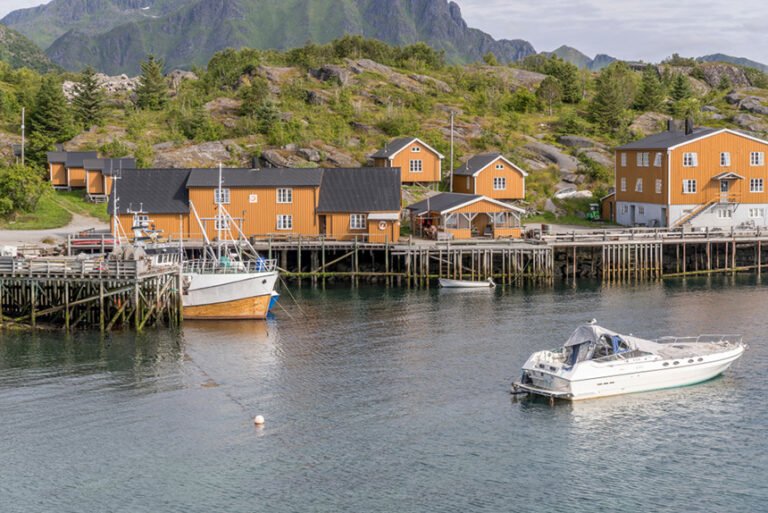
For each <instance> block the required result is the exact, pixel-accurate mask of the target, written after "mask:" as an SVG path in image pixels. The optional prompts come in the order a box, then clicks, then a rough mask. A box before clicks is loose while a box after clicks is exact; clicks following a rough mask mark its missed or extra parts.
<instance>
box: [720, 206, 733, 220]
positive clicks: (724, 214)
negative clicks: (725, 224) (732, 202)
mask: <svg viewBox="0 0 768 513" xmlns="http://www.w3.org/2000/svg"><path fill="white" fill-rule="evenodd" d="M732 217H733V210H731V209H730V208H718V209H717V218H718V219H730V218H732Z"/></svg>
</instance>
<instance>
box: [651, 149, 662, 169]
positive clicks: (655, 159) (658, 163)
mask: <svg viewBox="0 0 768 513" xmlns="http://www.w3.org/2000/svg"><path fill="white" fill-rule="evenodd" d="M661 159H662V156H661V152H657V153H656V155H655V156H654V157H653V167H661Z"/></svg>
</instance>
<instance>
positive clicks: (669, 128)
mask: <svg viewBox="0 0 768 513" xmlns="http://www.w3.org/2000/svg"><path fill="white" fill-rule="evenodd" d="M674 131H675V120H674V119H668V120H667V132H674Z"/></svg>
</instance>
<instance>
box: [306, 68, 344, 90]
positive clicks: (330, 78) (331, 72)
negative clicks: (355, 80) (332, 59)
mask: <svg viewBox="0 0 768 513" xmlns="http://www.w3.org/2000/svg"><path fill="white" fill-rule="evenodd" d="M309 74H310V75H311V76H312V77H314V78H316V79H317V80H320V81H321V82H336V83H337V84H339V85H341V86H345V85H347V84H348V83H349V79H350V77H351V74H350V72H349V71H348V70H347V69H346V68H344V67H343V66H337V65H335V64H326V65H325V66H321V67H319V68H317V69H310V70H309Z"/></svg>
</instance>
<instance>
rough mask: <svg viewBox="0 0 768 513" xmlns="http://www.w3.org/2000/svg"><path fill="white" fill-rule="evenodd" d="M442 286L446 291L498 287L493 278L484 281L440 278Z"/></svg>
mask: <svg viewBox="0 0 768 513" xmlns="http://www.w3.org/2000/svg"><path fill="white" fill-rule="evenodd" d="M438 281H439V283H440V286H441V287H443V288H446V289H487V288H489V287H490V288H493V287H495V286H496V283H495V282H494V281H493V278H488V279H487V280H483V281H470V280H449V279H446V278H440V279H439V280H438Z"/></svg>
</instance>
